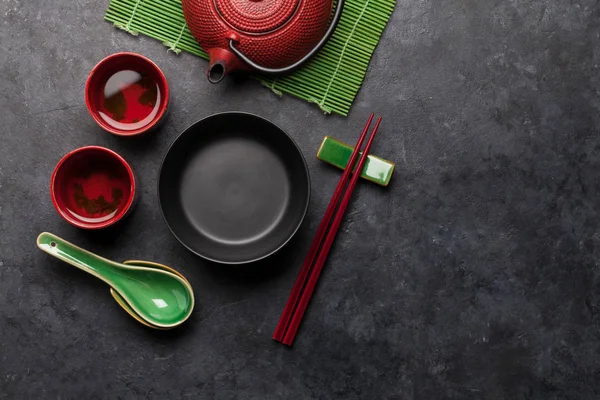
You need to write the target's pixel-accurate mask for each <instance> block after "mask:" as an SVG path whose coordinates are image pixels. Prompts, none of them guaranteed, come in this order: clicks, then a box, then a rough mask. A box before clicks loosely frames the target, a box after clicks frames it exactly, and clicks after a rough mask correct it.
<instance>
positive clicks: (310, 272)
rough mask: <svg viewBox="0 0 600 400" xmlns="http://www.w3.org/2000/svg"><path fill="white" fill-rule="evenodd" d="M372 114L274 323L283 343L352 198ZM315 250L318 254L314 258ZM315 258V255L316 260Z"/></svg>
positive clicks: (297, 319) (292, 332)
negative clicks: (279, 315) (346, 187)
mask: <svg viewBox="0 0 600 400" xmlns="http://www.w3.org/2000/svg"><path fill="white" fill-rule="evenodd" d="M373 117H374V114H373V113H371V115H370V116H369V120H368V121H367V124H366V126H365V128H364V129H363V131H362V133H361V135H360V137H359V139H358V142H357V143H356V145H355V146H354V151H353V152H352V155H351V156H350V160H349V161H348V164H347V165H346V168H345V169H344V173H343V174H342V177H341V178H340V181H339V182H338V184H337V187H336V188H335V191H334V193H333V196H332V197H331V200H330V202H329V205H328V206H327V210H326V211H325V215H324V216H323V219H322V220H321V223H320V224H319V228H318V229H317V233H316V235H315V238H314V239H313V242H312V244H311V246H310V249H309V250H308V254H307V255H306V258H305V260H304V263H303V264H302V268H301V269H300V273H299V274H298V278H297V279H296V282H295V283H294V286H293V288H292V291H291V293H290V296H289V298H288V301H287V303H286V305H285V308H284V309H283V313H282V314H281V317H280V318H279V323H278V324H277V327H276V328H275V332H274V333H273V339H275V340H276V341H278V342H281V343H283V344H285V345H288V346H291V345H292V343H293V342H294V338H295V337H296V333H297V332H298V328H299V327H300V323H301V322H302V317H303V316H304V312H305V311H306V307H307V306H308V303H309V301H310V298H311V296H312V294H313V292H314V290H315V286H316V285H317V280H318V279H319V275H320V274H321V270H322V269H323V265H324V264H325V261H326V259H327V255H328V254H329V250H330V249H331V245H332V244H333V241H334V240H335V236H336V233H337V231H338V229H339V227H340V224H341V222H342V219H343V218H344V213H345V211H346V208H347V207H348V204H349V203H350V198H351V197H352V192H353V190H354V187H355V186H356V183H357V182H358V179H359V178H360V171H362V169H363V167H364V165H365V162H366V160H367V156H368V155H369V150H370V149H371V145H372V144H373V139H375V134H376V133H377V129H378V128H379V124H380V123H381V117H379V118H378V119H377V122H376V123H375V128H374V129H373V132H372V134H371V136H370V137H369V140H368V141H367V145H366V146H365V149H364V151H363V152H362V154H361V157H360V159H359V161H358V165H357V167H356V169H355V171H356V173H354V174H352V170H353V167H354V164H355V163H356V159H357V158H358V154H359V152H360V148H361V147H362V144H363V142H364V140H365V138H366V136H367V132H368V131H369V127H370V126H371V122H372V121H373ZM351 174H352V179H351V180H350V184H349V185H348V189H347V190H346V193H345V194H344V197H343V198H342V202H341V203H340V205H339V209H338V210H337V213H336V208H337V207H338V203H339V200H340V197H341V195H342V193H343V192H344V188H345V186H346V183H347V182H348V178H349V177H350V175H351ZM334 214H335V217H334ZM332 218H334V219H333V223H332V224H331V227H330V229H329V232H328V233H327V237H325V233H326V232H327V228H328V227H329V223H330V222H331V219H332ZM324 237H325V241H324V242H323V238H324ZM321 245H322V246H321ZM319 250H320V253H319ZM317 253H319V254H318V257H317ZM315 257H317V260H316V263H315ZM313 263H314V266H313Z"/></svg>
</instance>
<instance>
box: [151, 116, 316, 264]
mask: <svg viewBox="0 0 600 400" xmlns="http://www.w3.org/2000/svg"><path fill="white" fill-rule="evenodd" d="M158 192H159V201H160V207H161V210H162V213H163V216H164V218H165V221H166V223H167V225H168V226H169V228H170V229H171V232H172V233H173V234H174V235H175V237H176V238H177V239H178V240H179V241H180V242H181V243H182V244H183V245H184V246H186V247H187V248H188V249H189V250H191V251H192V252H194V253H196V254H198V255H199V256H201V257H204V258H206V259H208V260H211V261H216V262H221V263H230V264H239V263H247V262H252V261H256V260H259V259H261V258H264V257H266V256H268V255H270V254H272V253H274V252H275V251H277V250H278V249H280V248H281V247H282V246H283V245H284V244H285V243H286V242H287V241H288V240H289V239H290V238H291V237H292V236H293V235H294V233H295V232H296V231H297V230H298V228H299V226H300V224H301V223H302V220H303V219H304V215H305V214H306V210H307V208H308V201H309V197H310V178H309V173H308V168H307V166H306V162H305V160H304V157H303V156H302V153H301V152H300V150H299V148H298V147H297V145H296V144H295V142H294V141H293V140H292V139H291V138H290V137H289V136H288V135H287V134H286V133H285V132H284V131H282V130H281V129H280V128H278V127H277V126H276V125H274V124H273V123H271V122H269V121H267V120H266V119H264V118H261V117H258V116H256V115H252V114H246V113H223V114H216V115H213V116H210V117H208V118H205V119H203V120H201V121H198V122H196V123H195V124H194V125H192V126H191V127H189V128H188V129H186V130H185V131H184V132H183V133H182V134H181V135H180V136H179V137H178V138H177V139H176V140H175V142H174V143H173V145H172V146H171V148H170V149H169V151H168V153H167V155H166V156H165V159H164V160H163V164H162V167H161V171H160V176H159V182H158Z"/></svg>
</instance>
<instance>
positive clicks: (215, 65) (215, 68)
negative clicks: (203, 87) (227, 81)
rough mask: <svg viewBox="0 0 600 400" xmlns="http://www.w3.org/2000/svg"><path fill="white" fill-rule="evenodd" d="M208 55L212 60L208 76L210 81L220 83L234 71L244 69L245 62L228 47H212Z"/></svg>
mask: <svg viewBox="0 0 600 400" xmlns="http://www.w3.org/2000/svg"><path fill="white" fill-rule="evenodd" d="M208 55H209V57H210V62H209V64H208V71H207V73H206V76H207V78H208V81H209V82H210V83H219V82H221V81H222V80H223V78H225V76H227V75H228V74H229V73H231V72H232V71H235V70H239V69H244V64H243V62H242V61H241V60H240V59H239V58H238V57H237V56H236V55H235V54H234V53H232V52H231V51H230V50H228V49H221V48H216V49H210V50H209V51H208Z"/></svg>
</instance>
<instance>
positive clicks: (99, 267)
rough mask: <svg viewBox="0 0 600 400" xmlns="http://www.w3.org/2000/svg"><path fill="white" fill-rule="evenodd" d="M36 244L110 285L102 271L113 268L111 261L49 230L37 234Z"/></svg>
mask: <svg viewBox="0 0 600 400" xmlns="http://www.w3.org/2000/svg"><path fill="white" fill-rule="evenodd" d="M37 245H38V247H39V248H40V249H41V250H42V251H45V252H46V253H48V254H50V255H52V256H54V257H56V258H58V259H59V260H62V261H64V262H66V263H69V264H71V265H73V266H75V267H77V268H79V269H81V270H83V271H85V272H87V273H89V274H92V275H94V276H95V277H97V278H99V279H102V280H103V281H104V282H106V283H108V284H109V285H110V282H109V281H108V280H107V279H106V278H105V277H104V276H103V275H104V274H103V272H105V271H106V270H107V269H112V268H113V266H112V264H113V263H112V261H110V260H107V259H105V258H102V257H100V256H97V255H96V254H93V253H90V252H89V251H87V250H84V249H82V248H80V247H77V246H75V245H74V244H72V243H69V242H67V241H66V240H64V239H62V238H59V237H58V236H56V235H53V234H52V233H49V232H43V233H41V234H40V235H39V236H38V238H37Z"/></svg>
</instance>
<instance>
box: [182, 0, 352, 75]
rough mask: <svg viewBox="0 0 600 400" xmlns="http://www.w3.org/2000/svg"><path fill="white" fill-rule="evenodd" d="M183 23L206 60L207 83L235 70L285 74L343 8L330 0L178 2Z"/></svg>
mask: <svg viewBox="0 0 600 400" xmlns="http://www.w3.org/2000/svg"><path fill="white" fill-rule="evenodd" d="M182 5H183V14H184V16H185V20H186V22H187V24H188V26H189V28H190V31H191V32H192V35H194V37H195V38H196V40H197V41H198V43H199V44H200V46H201V47H202V48H203V49H204V51H206V52H207V53H208V54H209V56H210V63H209V66H208V73H207V76H208V80H209V81H210V82H212V83H218V82H220V81H221V80H222V79H223V77H225V75H227V74H228V73H229V72H232V71H235V70H254V71H258V72H260V73H263V74H283V73H287V72H290V71H292V70H294V69H296V68H297V67H299V66H300V65H302V64H303V63H304V62H305V61H307V60H308V59H309V58H311V57H312V56H313V55H314V54H316V53H317V52H318V51H319V50H320V49H321V47H323V45H324V44H325V43H326V42H327V40H328V39H329V37H330V36H331V34H332V33H333V31H334V30H335V27H336V25H337V23H338V22H339V19H340V16H341V14H342V9H343V6H344V0H338V1H337V7H336V10H335V15H334V16H333V17H332V19H331V23H330V24H329V28H327V23H328V21H329V19H330V16H331V12H332V8H333V0H183V1H182Z"/></svg>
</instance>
